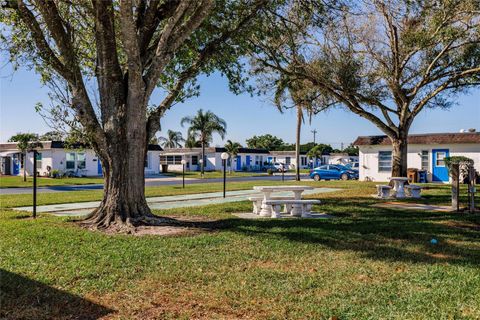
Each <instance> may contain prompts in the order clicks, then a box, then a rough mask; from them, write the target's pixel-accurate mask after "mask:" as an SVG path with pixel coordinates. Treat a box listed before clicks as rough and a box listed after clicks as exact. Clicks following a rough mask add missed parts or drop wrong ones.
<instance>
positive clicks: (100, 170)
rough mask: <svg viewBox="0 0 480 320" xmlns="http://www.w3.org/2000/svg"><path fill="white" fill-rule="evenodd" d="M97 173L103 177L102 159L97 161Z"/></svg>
mask: <svg viewBox="0 0 480 320" xmlns="http://www.w3.org/2000/svg"><path fill="white" fill-rule="evenodd" d="M97 173H98V175H99V176H101V175H103V172H102V163H101V162H100V159H97Z"/></svg>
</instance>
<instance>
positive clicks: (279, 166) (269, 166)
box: [262, 162, 287, 172]
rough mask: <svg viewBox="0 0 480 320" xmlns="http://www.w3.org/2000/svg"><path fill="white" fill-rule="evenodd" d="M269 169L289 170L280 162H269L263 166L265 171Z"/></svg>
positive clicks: (274, 170)
mask: <svg viewBox="0 0 480 320" xmlns="http://www.w3.org/2000/svg"><path fill="white" fill-rule="evenodd" d="M268 169H270V170H272V171H273V172H282V171H283V172H286V171H287V167H286V166H285V165H284V164H283V163H280V162H274V163H269V164H267V165H265V166H264V167H263V168H262V170H263V171H268Z"/></svg>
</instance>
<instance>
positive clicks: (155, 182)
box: [0, 174, 308, 194]
mask: <svg viewBox="0 0 480 320" xmlns="http://www.w3.org/2000/svg"><path fill="white" fill-rule="evenodd" d="M307 178H308V176H307V175H302V179H307ZM293 179H294V175H292V174H288V175H285V180H293ZM275 180H277V181H281V180H282V176H281V175H274V176H269V175H265V176H261V177H231V178H229V177H227V181H229V182H239V181H275ZM222 181H223V178H214V179H192V178H189V179H185V183H186V184H194V183H195V184H196V183H212V182H222ZM179 184H182V178H181V177H180V178H178V177H176V178H172V177H167V176H165V177H155V178H147V179H146V181H145V186H147V187H154V186H169V185H179ZM102 189H103V185H102V184H88V185H71V186H65V185H64V186H50V187H38V192H39V193H43V192H68V191H85V190H102ZM25 193H32V188H0V194H25Z"/></svg>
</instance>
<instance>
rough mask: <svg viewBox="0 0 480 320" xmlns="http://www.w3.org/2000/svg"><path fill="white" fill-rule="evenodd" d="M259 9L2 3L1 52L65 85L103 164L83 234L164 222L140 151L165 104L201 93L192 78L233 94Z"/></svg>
mask: <svg viewBox="0 0 480 320" xmlns="http://www.w3.org/2000/svg"><path fill="white" fill-rule="evenodd" d="M266 2H267V1H265V0H251V1H250V0H235V1H233V0H232V1H229V0H196V1H190V0H163V1H161V0H150V1H147V0H120V1H113V0H101V1H98V0H92V1H84V0H81V1H80V0H73V1H72V0H68V1H67V0H47V1H45V0H38V1H37V0H28V1H27V0H24V1H22V0H7V1H2V4H1V5H2V10H1V13H0V19H1V22H2V25H3V26H4V28H3V30H2V39H1V40H2V41H1V43H2V46H3V47H6V48H7V49H9V50H10V57H11V59H12V61H13V62H14V63H18V64H24V65H25V64H27V65H30V66H32V67H34V68H35V70H36V71H38V72H40V74H41V76H42V80H43V81H45V82H49V83H53V82H54V81H56V82H57V83H59V82H60V83H63V84H65V86H64V88H65V89H66V90H67V91H68V95H65V97H67V98H68V99H67V101H63V102H64V103H66V104H67V105H68V107H69V108H70V110H72V111H73V117H74V118H75V120H77V121H78V122H79V123H80V125H81V126H82V130H84V131H85V133H86V135H87V136H88V138H89V139H90V141H91V144H92V146H93V148H94V149H95V152H96V153H97V154H98V156H99V158H100V160H101V162H102V168H103V171H104V172H103V173H104V177H105V182H104V197H103V200H102V202H101V204H100V206H99V207H98V208H97V209H96V210H94V211H93V212H92V214H91V215H90V216H89V217H88V218H87V220H86V221H85V223H86V224H87V225H89V226H91V227H96V228H109V227H110V228H118V229H122V230H132V228H134V227H135V225H137V224H142V223H157V222H162V220H160V219H158V218H157V217H155V216H154V215H153V214H152V213H151V211H150V209H149V207H148V205H147V202H146V200H145V194H144V159H145V155H146V152H147V143H148V141H150V139H151V138H152V137H153V136H154V135H155V133H156V132H157V131H158V130H159V127H160V119H161V118H162V116H163V115H164V113H165V112H166V111H167V110H168V109H169V108H170V107H171V106H172V104H174V103H176V102H179V101H182V100H183V99H185V98H186V97H189V96H192V95H195V94H197V93H198V90H197V89H198V88H197V86H196V84H195V78H196V76H197V75H198V74H199V73H211V72H213V71H214V70H216V69H217V70H218V69H219V70H221V72H222V73H223V74H225V75H226V76H227V77H228V78H229V80H231V81H230V87H231V88H232V89H237V88H238V87H239V84H241V82H242V80H241V77H240V71H239V70H241V64H240V62H238V61H239V60H238V56H239V55H241V54H243V50H244V39H245V37H246V36H247V35H248V34H249V33H250V32H251V31H252V30H255V28H256V26H255V23H256V22H255V21H257V20H258V19H260V18H261V17H260V15H261V12H260V10H261V9H262V7H263V6H265V5H266ZM257 18H258V19H257ZM57 87H60V86H57ZM155 90H159V94H158V95H156V96H157V97H161V98H159V99H160V100H155V101H151V96H152V93H153V92H154V91H155Z"/></svg>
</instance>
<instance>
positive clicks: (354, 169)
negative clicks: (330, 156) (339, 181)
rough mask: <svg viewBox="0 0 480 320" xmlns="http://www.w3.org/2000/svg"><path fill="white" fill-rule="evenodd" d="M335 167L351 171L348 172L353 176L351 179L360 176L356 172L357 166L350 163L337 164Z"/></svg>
mask: <svg viewBox="0 0 480 320" xmlns="http://www.w3.org/2000/svg"><path fill="white" fill-rule="evenodd" d="M336 166H337V167H339V168H340V169H342V170H346V171H351V172H350V173H351V174H352V176H353V178H352V179H358V177H359V176H360V174H359V172H358V168H355V167H353V166H352V165H348V164H346V165H342V164H337V165H336Z"/></svg>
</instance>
